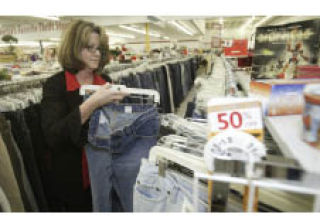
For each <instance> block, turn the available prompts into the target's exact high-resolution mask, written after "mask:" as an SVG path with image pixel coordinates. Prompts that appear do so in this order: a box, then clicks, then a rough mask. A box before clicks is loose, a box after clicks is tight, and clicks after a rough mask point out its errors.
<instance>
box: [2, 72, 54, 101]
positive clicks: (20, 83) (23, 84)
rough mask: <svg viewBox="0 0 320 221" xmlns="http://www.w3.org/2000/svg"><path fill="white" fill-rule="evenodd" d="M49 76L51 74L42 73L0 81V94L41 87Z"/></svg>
mask: <svg viewBox="0 0 320 221" xmlns="http://www.w3.org/2000/svg"><path fill="white" fill-rule="evenodd" d="M50 76H51V74H42V75H39V76H29V77H25V78H19V79H13V80H11V81H3V82H0V96H2V95H6V94H10V93H15V92H20V91H23V90H25V89H28V88H36V87H41V86H42V84H43V83H44V82H45V81H46V80H47V79H48V77H50Z"/></svg>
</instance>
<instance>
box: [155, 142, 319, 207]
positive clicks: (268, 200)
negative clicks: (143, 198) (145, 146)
mask: <svg viewBox="0 0 320 221" xmlns="http://www.w3.org/2000/svg"><path fill="white" fill-rule="evenodd" d="M159 159H166V160H169V161H173V162H175V163H178V164H180V165H183V166H184V167H186V168H188V169H190V170H193V171H195V172H197V173H207V166H206V165H205V162H204V159H203V158H202V157H197V156H193V155H190V154H187V153H182V152H180V151H177V150H172V149H169V148H166V147H161V146H154V147H152V149H151V151H150V154H149V160H150V161H151V162H154V163H156V162H157V160H159ZM270 182H273V181H270ZM283 182H285V181H283ZM285 183H286V184H288V183H287V182H285ZM289 183H290V184H294V182H290V181H289ZM230 188H231V189H233V190H236V191H238V192H240V193H242V194H243V185H239V184H235V183H231V184H230ZM313 198H314V197H313V196H312V195H304V194H297V193H293V192H286V191H283V190H278V189H273V188H259V202H261V203H264V204H267V205H271V206H273V207H274V208H277V209H279V210H280V211H285V212H290V211H295V212H305V211H312V207H313Z"/></svg>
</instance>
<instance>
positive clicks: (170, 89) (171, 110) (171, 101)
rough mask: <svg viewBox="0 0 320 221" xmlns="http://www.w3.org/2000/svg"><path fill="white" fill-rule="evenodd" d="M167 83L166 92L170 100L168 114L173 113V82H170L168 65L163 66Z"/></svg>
mask: <svg viewBox="0 0 320 221" xmlns="http://www.w3.org/2000/svg"><path fill="white" fill-rule="evenodd" d="M164 67H165V70H166V76H167V82H168V84H167V85H168V92H169V99H170V113H174V110H175V108H174V98H173V97H174V94H173V82H172V81H171V74H170V68H169V65H165V66H164Z"/></svg>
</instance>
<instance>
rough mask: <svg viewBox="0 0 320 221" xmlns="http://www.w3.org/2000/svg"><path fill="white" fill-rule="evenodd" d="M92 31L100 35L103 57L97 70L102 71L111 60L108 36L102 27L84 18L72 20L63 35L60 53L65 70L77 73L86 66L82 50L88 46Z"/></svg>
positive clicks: (60, 60) (60, 61)
mask: <svg viewBox="0 0 320 221" xmlns="http://www.w3.org/2000/svg"><path fill="white" fill-rule="evenodd" d="M91 33H97V34H99V36H100V48H101V49H100V54H101V58H100V63H99V67H98V69H97V70H96V72H97V73H101V71H102V70H103V67H104V66H105V65H106V64H107V63H108V61H109V59H108V57H109V56H108V54H109V40H108V37H107V35H106V33H105V31H104V30H103V28H102V27H99V26H96V25H94V24H93V23H91V22H86V21H82V20H76V21H74V22H72V23H71V24H70V25H69V26H68V27H67V29H66V30H65V33H64V35H63V38H62V41H61V45H60V49H59V53H58V60H59V63H60V64H61V66H62V67H63V68H64V69H65V70H68V71H70V72H71V73H73V74H76V73H77V72H78V71H79V70H82V69H83V68H85V64H84V63H83V61H82V59H81V50H82V49H83V48H85V47H87V46H88V42H89V37H90V34H91Z"/></svg>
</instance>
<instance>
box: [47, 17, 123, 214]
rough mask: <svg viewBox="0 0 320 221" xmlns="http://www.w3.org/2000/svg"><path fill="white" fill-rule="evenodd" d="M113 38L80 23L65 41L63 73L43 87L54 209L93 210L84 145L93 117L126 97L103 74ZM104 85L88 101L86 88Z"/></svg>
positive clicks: (61, 55) (60, 56) (72, 27)
mask: <svg viewBox="0 0 320 221" xmlns="http://www.w3.org/2000/svg"><path fill="white" fill-rule="evenodd" d="M108 50H109V46H108V38H107V36H106V34H105V31H104V30H103V29H102V28H101V27H98V26H96V25H94V24H93V23H90V22H86V21H81V20H79V21H74V22H73V23H71V24H70V25H69V27H68V28H67V30H66V32H65V34H64V37H63V39H62V42H61V45H60V50H59V54H58V60H59V63H60V64H61V66H62V67H63V71H62V72H59V73H57V74H55V75H54V76H52V77H50V78H49V79H48V80H47V81H46V83H45V84H44V87H43V99H42V102H41V122H42V130H43V133H44V136H45V140H46V142H47V145H48V146H49V150H50V153H49V155H50V159H51V160H50V161H48V164H50V165H47V167H48V172H49V173H50V174H51V177H52V189H51V191H52V194H51V195H52V199H50V200H49V201H51V210H53V211H66V212H87V211H92V205H91V204H92V203H91V191H90V186H89V176H88V168H87V161H86V155H85V152H84V149H83V148H84V146H85V144H86V143H87V133H88V119H89V118H90V115H91V114H92V113H93V111H94V110H95V109H97V108H99V107H101V106H103V105H105V104H108V103H111V102H116V101H120V100H122V99H123V98H124V97H125V96H126V94H124V93H122V92H112V91H111V90H109V87H110V85H109V84H107V83H106V81H105V80H104V79H103V78H102V77H100V76H99V74H100V73H101V71H102V69H103V67H104V66H105V65H106V64H107V62H108ZM87 84H95V85H103V86H102V87H101V88H100V89H99V90H98V91H96V92H95V93H94V94H93V95H91V96H90V97H89V98H88V99H86V100H85V101H83V97H82V96H80V95H79V88H80V87H81V85H87Z"/></svg>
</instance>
